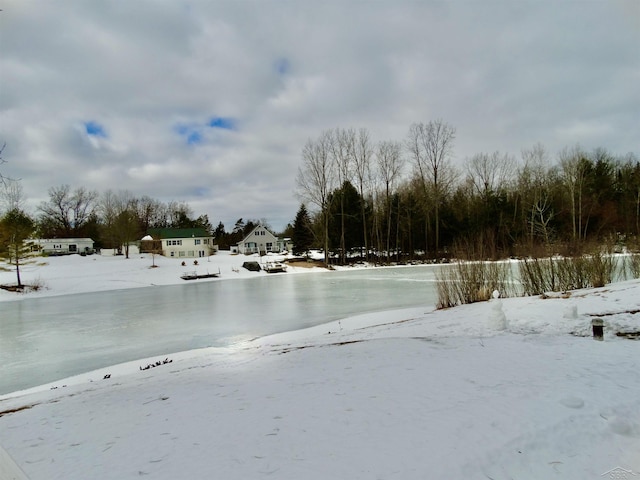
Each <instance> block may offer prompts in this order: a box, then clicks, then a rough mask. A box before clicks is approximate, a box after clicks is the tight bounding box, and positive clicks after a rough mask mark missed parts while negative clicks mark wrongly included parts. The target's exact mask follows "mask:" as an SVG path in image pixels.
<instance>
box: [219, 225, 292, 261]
mask: <svg viewBox="0 0 640 480" xmlns="http://www.w3.org/2000/svg"><path fill="white" fill-rule="evenodd" d="M231 251H232V252H235V253H244V254H245V255H249V254H251V253H260V254H264V253H267V252H280V251H282V243H281V242H279V241H278V237H276V236H275V235H274V234H273V233H271V232H270V231H269V230H268V229H267V228H266V227H264V226H262V225H258V226H257V227H255V228H254V229H253V230H251V232H250V233H249V235H247V236H246V237H244V238H243V239H242V241H241V242H239V243H238V245H234V246H233V247H231Z"/></svg>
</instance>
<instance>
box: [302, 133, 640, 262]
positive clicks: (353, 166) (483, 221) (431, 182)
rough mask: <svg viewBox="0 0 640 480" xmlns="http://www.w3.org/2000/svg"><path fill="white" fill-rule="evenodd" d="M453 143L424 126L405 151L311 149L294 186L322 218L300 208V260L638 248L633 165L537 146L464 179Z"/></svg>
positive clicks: (349, 140)
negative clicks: (610, 243)
mask: <svg viewBox="0 0 640 480" xmlns="http://www.w3.org/2000/svg"><path fill="white" fill-rule="evenodd" d="M454 141H455V129H454V128H453V127H452V126H451V125H449V124H447V123H445V122H443V121H433V122H429V123H426V124H424V123H416V124H414V125H412V126H411V127H410V129H409V132H408V134H407V137H406V138H405V139H404V140H403V141H401V142H400V141H381V142H378V143H375V144H374V142H373V141H372V140H371V138H370V135H369V133H368V131H367V130H366V129H359V130H355V129H340V128H336V129H333V130H328V131H324V132H322V134H321V135H320V136H319V137H318V138H317V139H311V140H309V141H308V142H307V144H306V145H305V146H304V148H303V151H302V164H301V166H300V168H299V170H298V177H297V186H298V194H299V197H300V198H301V199H302V200H303V201H304V202H305V203H306V204H308V205H311V206H313V207H315V208H314V213H313V214H310V213H309V212H308V211H307V209H306V205H304V204H303V206H302V207H301V210H300V211H299V212H298V215H297V217H296V222H295V224H294V225H293V226H292V230H293V234H292V235H293V237H294V244H296V241H295V238H299V237H302V238H303V241H302V243H299V242H298V244H297V245H296V250H297V251H298V253H301V252H303V251H305V250H306V249H307V248H309V247H310V246H314V247H318V248H322V249H324V251H325V259H326V260H327V261H328V260H329V257H330V256H331V254H333V256H334V258H336V257H337V260H338V261H339V262H342V263H344V262H345V261H346V260H347V255H348V254H352V253H358V252H360V253H361V254H362V256H363V257H369V258H371V256H374V257H375V258H377V259H378V260H380V261H390V260H392V259H393V260H401V259H405V260H406V259H409V258H413V257H416V256H422V257H424V258H429V259H442V258H446V257H449V256H451V255H453V254H455V255H456V256H460V255H464V256H465V258H483V259H488V258H493V259H496V258H503V257H508V256H520V255H526V256H529V255H533V256H538V255H545V254H549V251H550V250H553V253H561V254H568V255H573V254H579V253H581V252H582V250H583V249H584V248H585V245H588V244H592V243H596V242H602V241H604V240H610V239H612V240H614V241H617V242H620V241H624V242H627V243H629V242H632V241H633V242H635V241H636V239H637V238H638V235H639V234H640V162H639V161H638V158H637V157H636V156H635V155H634V154H631V153H630V154H627V155H625V156H616V155H613V154H612V153H610V152H609V151H607V150H606V149H604V148H597V149H594V150H592V151H585V150H583V149H582V148H581V147H580V146H574V147H570V148H564V149H563V150H561V151H560V152H558V153H557V154H555V155H552V154H550V153H549V152H548V151H547V150H546V149H545V148H544V147H543V146H542V145H540V144H537V145H534V146H533V147H531V148H526V149H524V150H522V152H521V154H520V156H519V157H516V156H514V155H512V154H509V153H501V152H499V151H496V152H482V153H478V154H475V155H473V156H472V157H470V158H467V159H465V161H464V163H463V165H462V166H461V167H457V168H456V167H454V165H453V164H452V161H451V160H452V152H453V148H454ZM305 217H306V219H305ZM309 234H311V235H309ZM305 235H306V237H305ZM305 242H306V243H305ZM541 249H544V250H541ZM461 252H462V253H461Z"/></svg>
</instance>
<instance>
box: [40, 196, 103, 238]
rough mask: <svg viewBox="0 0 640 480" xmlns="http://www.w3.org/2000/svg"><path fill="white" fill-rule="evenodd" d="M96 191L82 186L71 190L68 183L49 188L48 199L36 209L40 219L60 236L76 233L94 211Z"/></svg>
mask: <svg viewBox="0 0 640 480" xmlns="http://www.w3.org/2000/svg"><path fill="white" fill-rule="evenodd" d="M97 198H98V193H97V192H95V191H92V190H87V189H85V188H84V187H80V188H77V189H76V190H75V191H73V192H72V191H71V187H69V185H61V186H59V187H52V188H50V189H49V201H48V202H42V203H41V204H40V206H39V207H38V210H40V212H41V213H42V216H41V221H42V223H45V224H47V225H48V226H49V228H51V229H52V230H54V231H55V232H57V233H58V234H59V235H62V236H67V237H70V236H73V235H74V234H78V233H79V231H80V230H81V229H82V227H83V226H84V225H85V224H86V223H87V221H88V220H89V218H90V217H91V214H92V213H93V211H94V208H95V203H96V200H97Z"/></svg>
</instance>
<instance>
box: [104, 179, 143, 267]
mask: <svg viewBox="0 0 640 480" xmlns="http://www.w3.org/2000/svg"><path fill="white" fill-rule="evenodd" d="M99 208H100V212H101V213H102V218H103V224H104V227H105V230H106V233H107V236H108V237H109V238H110V240H111V244H112V245H114V246H115V247H116V248H117V250H118V253H121V251H122V249H124V254H125V257H126V258H129V246H130V245H131V243H132V242H133V241H135V240H136V239H137V238H138V237H139V236H140V226H139V220H138V199H137V198H136V197H135V196H134V195H133V194H132V193H131V192H129V191H128V190H121V191H119V192H118V193H114V192H113V191H111V190H107V191H106V192H105V193H104V194H103V195H102V198H101V201H100V204H99Z"/></svg>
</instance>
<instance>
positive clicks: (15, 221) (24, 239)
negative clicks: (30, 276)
mask: <svg viewBox="0 0 640 480" xmlns="http://www.w3.org/2000/svg"><path fill="white" fill-rule="evenodd" d="M34 230H35V222H34V221H33V219H32V218H31V217H30V216H29V215H27V214H26V213H24V212H23V211H22V210H20V209H18V208H14V209H11V210H9V211H8V212H7V213H5V214H4V216H3V217H2V219H0V257H2V258H3V259H4V260H5V261H6V262H7V263H8V264H9V265H13V266H15V267H16V277H17V281H18V288H22V286H23V285H22V280H21V279H20V266H21V265H26V264H29V263H31V262H30V261H29V259H30V258H31V257H33V256H34V255H35V253H34V252H33V248H32V247H33V244H32V243H31V242H29V241H28V239H29V238H30V237H31V234H32V233H33V231H34Z"/></svg>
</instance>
